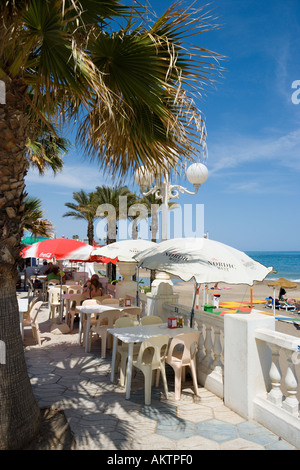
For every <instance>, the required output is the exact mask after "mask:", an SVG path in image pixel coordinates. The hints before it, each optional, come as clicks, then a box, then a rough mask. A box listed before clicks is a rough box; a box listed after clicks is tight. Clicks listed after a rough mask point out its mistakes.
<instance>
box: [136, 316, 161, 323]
mask: <svg viewBox="0 0 300 470" xmlns="http://www.w3.org/2000/svg"><path fill="white" fill-rule="evenodd" d="M159 323H163V321H162V319H161V318H160V317H158V316H156V315H146V316H145V317H142V318H141V325H156V324H159Z"/></svg>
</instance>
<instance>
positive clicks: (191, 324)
mask: <svg viewBox="0 0 300 470" xmlns="http://www.w3.org/2000/svg"><path fill="white" fill-rule="evenodd" d="M197 287H198V283H197V282H196V284H195V285H194V295H193V305H192V310H191V319H190V328H193V318H194V310H195V300H196V292H197Z"/></svg>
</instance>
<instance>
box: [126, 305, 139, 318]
mask: <svg viewBox="0 0 300 470" xmlns="http://www.w3.org/2000/svg"><path fill="white" fill-rule="evenodd" d="M121 313H122V316H128V315H129V316H131V317H134V318H140V316H141V313H142V309H141V307H124V308H122V310H121Z"/></svg>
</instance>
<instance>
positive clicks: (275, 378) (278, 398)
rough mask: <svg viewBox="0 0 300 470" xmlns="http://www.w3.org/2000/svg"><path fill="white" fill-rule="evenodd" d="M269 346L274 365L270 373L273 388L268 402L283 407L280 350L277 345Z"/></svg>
mask: <svg viewBox="0 0 300 470" xmlns="http://www.w3.org/2000/svg"><path fill="white" fill-rule="evenodd" d="M268 346H269V348H270V349H271V351H272V364H271V367H270V372H269V375H270V380H271V384H272V388H271V390H270V391H269V393H268V400H269V401H271V402H272V403H274V404H275V405H279V406H281V404H282V397H283V395H282V391H281V390H280V383H281V377H282V375H281V369H280V364H279V348H278V346H277V345H276V344H271V343H269V344H268Z"/></svg>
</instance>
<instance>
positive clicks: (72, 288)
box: [67, 284, 82, 294]
mask: <svg viewBox="0 0 300 470" xmlns="http://www.w3.org/2000/svg"><path fill="white" fill-rule="evenodd" d="M81 292H82V288H81V287H80V286H77V285H74V284H72V285H67V294H81Z"/></svg>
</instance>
